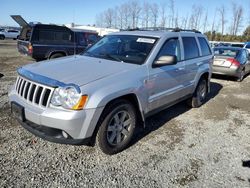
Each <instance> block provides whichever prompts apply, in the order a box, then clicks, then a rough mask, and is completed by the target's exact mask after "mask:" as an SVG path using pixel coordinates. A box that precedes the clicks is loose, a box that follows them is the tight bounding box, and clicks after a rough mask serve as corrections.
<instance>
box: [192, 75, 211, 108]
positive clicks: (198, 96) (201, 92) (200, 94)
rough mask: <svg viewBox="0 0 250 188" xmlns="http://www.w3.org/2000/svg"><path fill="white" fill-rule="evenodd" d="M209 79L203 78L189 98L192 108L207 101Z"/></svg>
mask: <svg viewBox="0 0 250 188" xmlns="http://www.w3.org/2000/svg"><path fill="white" fill-rule="evenodd" d="M207 89H208V88H207V80H206V79H204V78H202V79H201V80H200V81H199V83H198V85H197V87H196V89H195V92H194V94H193V96H192V97H191V98H190V99H189V100H188V105H189V106H190V107H192V108H198V107H200V106H201V105H202V104H204V103H205V101H206V97H207V93H208V90H207Z"/></svg>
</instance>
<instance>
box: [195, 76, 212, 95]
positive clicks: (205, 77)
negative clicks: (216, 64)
mask: <svg viewBox="0 0 250 188" xmlns="http://www.w3.org/2000/svg"><path fill="white" fill-rule="evenodd" d="M210 77H211V75H210V74H209V72H204V73H202V74H201V75H200V77H199V79H197V83H196V85H195V89H196V87H197V86H198V83H199V82H200V80H201V79H205V80H206V81H207V91H208V93H209V92H210Z"/></svg>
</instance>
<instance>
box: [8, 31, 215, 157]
mask: <svg viewBox="0 0 250 188" xmlns="http://www.w3.org/2000/svg"><path fill="white" fill-rule="evenodd" d="M212 58H213V54H212V51H211V49H210V47H209V45H208V41H207V39H206V37H205V36H204V35H202V34H201V33H199V32H197V31H183V30H177V29H175V30H169V31H141V30H140V31H123V32H118V33H112V34H109V35H107V36H105V37H103V38H102V39H100V40H99V41H98V42H97V43H96V44H94V45H93V46H91V47H90V48H89V49H88V50H86V52H84V53H83V54H81V55H77V56H71V57H64V58H59V59H56V60H52V61H43V62H40V63H35V64H29V65H26V66H23V67H21V68H19V69H18V74H19V76H18V78H17V80H16V84H15V85H14V86H13V88H12V89H11V91H10V93H9V99H10V102H11V109H12V113H13V114H14V116H15V117H16V118H17V119H18V121H19V122H20V124H21V125H22V126H23V127H24V128H26V129H27V130H29V131H30V132H32V133H33V134H35V135H37V136H39V137H41V138H44V139H46V140H49V141H53V142H59V143H66V144H89V143H96V144H97V145H98V147H99V148H100V149H101V150H102V151H103V152H104V153H106V154H115V153H117V152H120V151H122V150H123V149H125V148H126V147H127V146H128V144H129V142H130V141H131V139H132V136H133V133H134V131H135V128H136V126H137V125H138V124H140V122H145V119H146V117H148V116H149V115H152V114H154V113H156V112H158V111H160V110H162V109H164V108H167V107H169V106H172V105H174V104H176V103H177V102H180V101H182V100H188V101H189V104H190V105H191V106H192V107H199V106H200V105H202V104H203V103H204V102H205V99H206V96H207V93H208V92H209V88H210V77H211V63H212Z"/></svg>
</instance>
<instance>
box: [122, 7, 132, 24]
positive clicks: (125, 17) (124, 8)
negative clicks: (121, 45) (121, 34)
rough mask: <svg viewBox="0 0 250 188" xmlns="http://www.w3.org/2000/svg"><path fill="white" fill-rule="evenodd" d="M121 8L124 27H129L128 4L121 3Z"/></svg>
mask: <svg viewBox="0 0 250 188" xmlns="http://www.w3.org/2000/svg"><path fill="white" fill-rule="evenodd" d="M121 9H122V12H123V14H124V18H123V25H124V28H129V27H130V20H129V17H130V6H129V4H128V3H125V4H123V5H122V7H121Z"/></svg>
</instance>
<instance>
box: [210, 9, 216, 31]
mask: <svg viewBox="0 0 250 188" xmlns="http://www.w3.org/2000/svg"><path fill="white" fill-rule="evenodd" d="M216 15H217V9H216V10H215V11H214V19H213V22H212V28H211V32H213V31H214V27H215V18H216Z"/></svg>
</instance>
